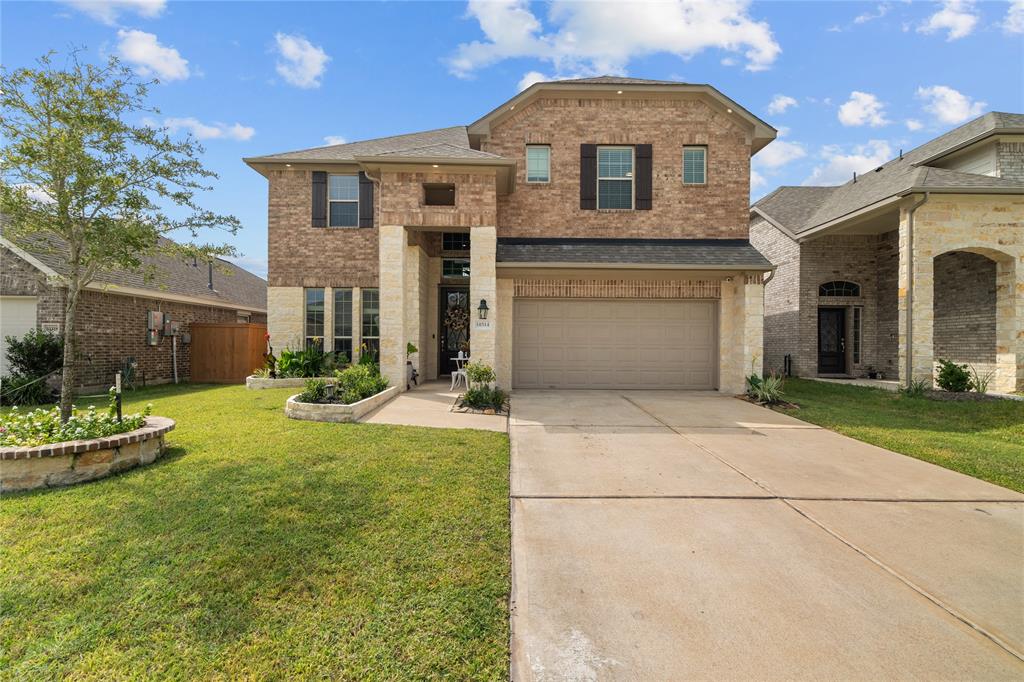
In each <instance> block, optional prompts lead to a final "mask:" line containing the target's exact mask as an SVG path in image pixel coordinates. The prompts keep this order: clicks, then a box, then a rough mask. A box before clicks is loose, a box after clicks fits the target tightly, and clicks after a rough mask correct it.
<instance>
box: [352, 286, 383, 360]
mask: <svg viewBox="0 0 1024 682" xmlns="http://www.w3.org/2000/svg"><path fill="white" fill-rule="evenodd" d="M371 291H372V292H374V294H375V295H376V298H377V333H376V334H367V333H366V325H367V322H366V299H367V298H368V297H367V294H368V293H370V292H371ZM359 327H360V329H359V353H360V355H362V350H363V345H364V344H365V343H366V341H367V340H370V341H376V342H377V343H376V344H375V345H376V347H377V362H378V363H379V362H380V288H379V287H366V288H364V289H361V290H360V292H359ZM353 352H354V350H353Z"/></svg>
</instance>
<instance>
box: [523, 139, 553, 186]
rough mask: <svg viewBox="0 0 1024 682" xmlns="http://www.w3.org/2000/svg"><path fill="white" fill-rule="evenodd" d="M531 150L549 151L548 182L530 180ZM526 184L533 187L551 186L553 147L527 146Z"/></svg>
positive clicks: (542, 145) (545, 145) (541, 145)
mask: <svg viewBox="0 0 1024 682" xmlns="http://www.w3.org/2000/svg"><path fill="white" fill-rule="evenodd" d="M531 149H546V150H548V170H547V179H546V180H531V179H530V150H531ZM526 182H527V183H528V184H531V185H549V184H551V145H549V144H528V145H526Z"/></svg>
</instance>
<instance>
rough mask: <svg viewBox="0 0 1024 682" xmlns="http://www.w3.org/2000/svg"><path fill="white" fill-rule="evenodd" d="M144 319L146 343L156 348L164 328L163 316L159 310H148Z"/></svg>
mask: <svg viewBox="0 0 1024 682" xmlns="http://www.w3.org/2000/svg"><path fill="white" fill-rule="evenodd" d="M146 318H147V319H146V343H148V344H149V345H150V346H156V345H157V344H159V343H160V332H161V331H162V330H163V326H164V314H163V312H161V311H159V310H150V311H149V314H148V315H147V316H146Z"/></svg>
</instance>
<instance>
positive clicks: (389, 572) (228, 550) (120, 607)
mask: <svg viewBox="0 0 1024 682" xmlns="http://www.w3.org/2000/svg"><path fill="white" fill-rule="evenodd" d="M290 392H294V391H293V390H289V389H279V390H266V391H247V390H245V388H243V387H236V386H231V387H212V386H192V387H189V386H179V387H162V388H155V389H147V390H143V391H140V392H138V393H136V394H133V395H132V396H131V400H130V403H129V405H128V407H129V408H130V409H140V408H141V406H142V405H144V404H145V402H146V401H150V400H151V401H152V402H153V403H154V405H155V409H154V414H159V415H165V416H169V417H172V418H174V419H176V420H177V421H178V428H177V429H176V430H175V431H173V432H172V433H171V434H170V445H171V450H170V452H169V453H168V455H166V456H165V457H164V458H163V459H162V460H160V461H158V462H157V463H156V464H154V465H151V466H149V467H143V468H140V469H136V470H134V471H131V472H127V473H125V474H123V475H120V476H115V477H112V478H108V479H105V480H102V481H97V482H94V483H87V484H84V485H80V486H78V487H72V488H64V489H57V490H48V491H41V492H35V493H26V494H20V495H10V496H6V497H5V499H3V500H2V501H0V538H2V541H0V542H2V544H0V676H2V677H3V678H7V679H44V678H57V677H69V678H74V679H96V680H110V679H124V678H129V677H130V678H151V677H162V678H168V677H170V678H175V679H189V678H205V679H210V678H216V679H267V678H272V679H293V678H314V677H315V678H323V679H340V678H345V679H409V678H458V679H499V678H506V679H507V677H508V638H509V630H508V606H507V604H508V593H509V518H508V516H509V506H508V492H509V491H508V453H509V448H508V439H507V437H506V436H505V435H504V434H499V433H492V432H485V431H459V430H447V429H445V430H440V429H426V428H413V427H395V426H381V425H370V424H353V425H347V424H346V425H343V424H319V423H310V422H297V421H292V420H289V419H286V418H285V416H284V411H283V406H284V401H285V399H286V398H287V396H288V395H289V393H290Z"/></svg>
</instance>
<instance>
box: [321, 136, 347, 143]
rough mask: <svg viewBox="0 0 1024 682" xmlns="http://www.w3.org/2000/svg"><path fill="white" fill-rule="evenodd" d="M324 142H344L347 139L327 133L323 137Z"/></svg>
mask: <svg viewBox="0 0 1024 682" xmlns="http://www.w3.org/2000/svg"><path fill="white" fill-rule="evenodd" d="M324 142H326V143H327V144H345V143H346V142H348V140H346V139H345V138H344V137H342V136H341V135H327V136H325V137H324Z"/></svg>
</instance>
